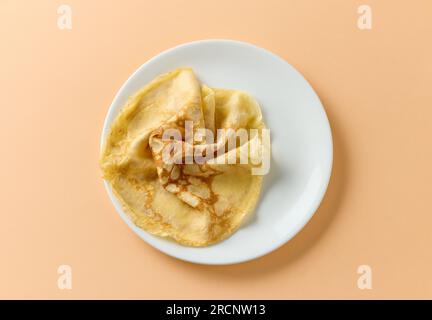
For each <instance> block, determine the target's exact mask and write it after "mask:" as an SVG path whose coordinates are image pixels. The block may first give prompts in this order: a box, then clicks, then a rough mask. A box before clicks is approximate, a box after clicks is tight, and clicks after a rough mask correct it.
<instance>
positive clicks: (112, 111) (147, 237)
mask: <svg viewBox="0 0 432 320" xmlns="http://www.w3.org/2000/svg"><path fill="white" fill-rule="evenodd" d="M206 43H226V44H231V45H238V46H243V47H249V48H250V49H254V50H259V51H261V53H264V54H265V55H267V56H270V57H271V58H272V59H276V60H278V61H279V62H282V63H283V64H285V65H287V66H288V67H289V68H291V69H292V71H294V72H295V73H297V75H298V76H300V77H301V78H302V79H303V80H304V81H305V82H306V84H307V85H308V86H309V87H310V89H311V90H312V93H313V95H314V97H315V99H316V100H317V102H318V103H319V105H320V107H321V108H320V110H321V111H322V114H323V116H324V120H325V125H326V129H327V133H328V135H327V137H328V155H329V159H328V168H327V170H326V175H325V177H324V179H323V181H324V182H325V183H323V184H322V187H321V189H320V190H319V196H317V197H316V198H315V199H314V203H313V204H311V209H310V210H309V211H308V212H307V214H305V215H304V217H303V219H302V221H299V223H297V224H296V225H295V226H293V229H292V230H291V232H287V234H286V235H285V237H283V241H281V242H280V243H276V244H275V245H273V246H268V249H267V250H264V252H261V253H258V254H255V255H250V256H248V257H243V258H238V259H235V260H234V259H232V260H230V261H216V262H215V261H202V260H199V261H197V260H193V259H188V258H186V257H183V256H181V255H176V254H174V253H172V252H169V251H167V250H165V249H164V248H161V247H160V246H158V244H157V241H158V240H162V241H169V240H167V239H164V238H161V237H158V239H155V241H153V238H156V237H157V236H154V235H152V234H150V233H148V232H147V231H145V230H143V229H141V228H139V227H138V226H136V225H135V224H134V223H133V222H132V221H131V219H130V218H129V217H128V215H127V214H126V213H125V212H124V210H123V208H122V206H121V204H120V202H119V200H118V199H117V197H116V196H115V194H114V192H113V190H112V188H111V185H110V183H109V182H107V181H106V180H105V179H103V183H104V186H105V189H106V191H107V193H108V196H109V198H110V201H111V202H112V204H113V206H114V208H115V210H116V212H117V214H119V215H120V217H121V219H122V220H123V221H124V222H125V223H126V224H127V226H128V227H129V228H130V229H132V231H133V232H134V233H135V234H136V235H137V236H138V237H139V238H141V239H142V240H144V241H145V242H146V243H147V244H148V245H150V246H151V247H153V248H154V249H157V250H158V251H160V252H162V253H164V254H166V255H168V256H170V257H173V258H176V259H179V260H182V261H186V262H190V263H194V264H201V265H233V264H238V263H244V262H247V261H251V260H255V259H258V258H261V257H263V256H266V255H268V254H270V253H272V252H274V251H276V250H277V249H279V248H280V247H282V246H283V245H285V244H286V243H287V242H289V241H290V240H291V239H293V238H294V237H295V236H296V235H297V234H298V233H299V232H300V231H301V230H302V229H303V228H304V227H305V225H306V224H307V223H308V222H309V221H310V220H311V219H312V217H313V216H314V215H315V213H316V211H317V210H318V208H319V206H320V204H321V202H322V200H323V198H324V196H325V194H326V191H327V189H328V186H329V184H330V178H331V176H332V173H333V157H334V153H333V152H334V150H333V135H332V130H331V125H330V121H329V119H328V116H327V113H326V111H325V108H324V105H323V104H322V102H321V99H320V98H319V96H318V94H317V93H316V91H315V90H314V88H313V87H312V85H311V84H310V83H309V81H308V80H307V79H306V78H305V77H304V76H303V74H301V73H300V72H299V71H298V70H297V69H296V68H295V67H294V66H292V65H291V64H290V63H288V62H287V61H286V60H284V59H283V58H281V57H280V56H278V55H277V54H275V53H273V52H272V51H270V50H268V49H264V48H262V47H259V46H257V45H255V44H252V43H248V42H244V41H239V40H233V39H222V38H215V39H202V40H195V41H191V42H186V43H182V44H179V45H176V46H174V47H171V48H169V49H166V50H163V51H162V52H160V53H158V54H156V55H155V56H153V57H152V58H150V59H148V60H147V61H145V62H144V63H143V64H141V65H140V66H139V67H138V68H137V69H136V70H135V71H134V72H133V73H132V74H131V75H130V76H129V77H128V78H127V79H126V80H125V81H124V82H123V84H122V85H121V87H120V88H119V89H118V91H117V92H116V94H115V96H114V98H113V99H112V102H111V104H110V106H109V108H108V111H107V113H106V116H105V119H104V122H103V127H102V131H101V135H100V144H99V152H100V154H101V153H102V151H103V147H104V142H105V139H106V136H107V134H108V132H109V128H110V124H111V123H112V121H113V120H114V117H115V115H116V113H117V112H118V110H117V109H118V108H115V105H116V104H117V103H118V101H117V100H119V99H120V97H121V95H122V92H123V91H124V90H125V88H126V87H127V85H128V84H129V83H130V82H131V81H132V80H133V79H134V78H135V77H136V76H137V75H138V74H140V73H141V72H142V71H143V69H145V68H146V67H147V66H148V65H149V64H151V63H152V62H154V61H156V60H159V59H161V58H163V57H164V56H165V55H167V54H170V53H172V51H176V50H180V49H184V48H187V47H193V46H196V45H202V44H206ZM264 179H265V178H264ZM215 245H217V244H215ZM197 249H200V248H197Z"/></svg>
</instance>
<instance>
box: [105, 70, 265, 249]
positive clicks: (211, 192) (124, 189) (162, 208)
mask: <svg viewBox="0 0 432 320" xmlns="http://www.w3.org/2000/svg"><path fill="white" fill-rule="evenodd" d="M188 126H189V127H190V128H191V130H190V132H192V133H193V136H192V137H193V138H192V139H188V137H185V135H187V131H188V130H187V129H185V128H187V127H188ZM263 128H265V126H264V123H263V120H262V115H261V110H260V107H259V105H258V103H257V102H256V101H255V100H254V99H253V98H252V97H251V96H249V95H248V94H247V93H245V92H242V91H238V90H227V89H216V88H210V87H207V86H205V85H201V84H200V83H199V81H198V80H197V78H196V76H195V75H194V73H193V71H192V69H190V68H179V69H176V70H174V71H172V72H169V73H167V74H164V75H161V76H159V77H157V78H156V79H154V80H153V81H152V82H150V83H149V84H148V85H146V86H145V87H144V88H143V89H141V90H140V91H139V92H137V93H136V94H135V95H134V96H132V97H131V98H130V99H129V101H128V102H127V103H126V105H125V106H124V108H123V109H122V111H121V112H120V113H119V115H118V116H117V117H116V119H115V120H114V122H113V123H112V126H111V129H110V132H109V134H108V136H107V138H106V141H105V145H104V148H103V152H102V156H101V160H100V164H101V168H102V171H103V175H104V178H105V179H106V180H107V181H108V182H109V183H110V184H111V187H112V189H113V191H114V193H115V195H116V197H117V198H118V199H119V200H120V202H121V203H122V205H123V207H124V210H125V212H126V213H127V214H128V215H129V217H130V218H131V219H132V221H133V222H134V223H135V224H136V225H137V226H138V227H140V228H142V229H144V230H146V231H147V232H150V233H152V234H154V235H157V236H161V237H166V238H171V239H173V240H175V241H177V242H178V243H180V244H183V245H188V246H207V245H210V244H213V243H216V242H219V241H221V240H223V239H225V238H226V237H228V236H229V235H231V234H232V233H233V232H234V231H235V230H237V229H238V227H239V226H240V225H241V222H242V221H243V220H244V218H245V217H246V216H247V215H248V214H250V213H251V212H252V211H253V209H254V208H255V206H256V203H257V200H258V198H259V193H260V189H261V185H262V176H259V175H253V174H252V173H251V170H252V168H253V166H254V164H257V163H259V159H258V161H257V159H256V158H259V157H260V151H259V150H260V146H261V145H262V144H261V139H262V137H261V131H262V129H263ZM218 129H225V130H223V132H222V131H221V130H219V131H220V132H222V133H221V134H219V132H218ZM239 129H243V130H247V131H248V132H249V131H250V132H254V134H249V136H248V137H247V139H239V138H238V137H237V138H236V137H235V138H234V139H230V138H232V137H233V135H235V134H236V132H238V130H239ZM251 129H255V130H251ZM167 132H180V133H181V137H180V139H179V138H177V139H166V138H164V134H166V133H167ZM230 141H234V142H235V143H234V144H232V143H229V142H230ZM167 150H168V151H167ZM164 152H165V154H164ZM167 154H168V155H169V156H170V158H169V160H167V159H166V155H167ZM242 155H246V157H247V160H249V161H246V162H245V161H243V162H242V161H239V160H240V159H241V157H242ZM253 158H255V159H253ZM228 159H231V160H233V159H234V160H235V161H227V160H228ZM243 159H244V158H243Z"/></svg>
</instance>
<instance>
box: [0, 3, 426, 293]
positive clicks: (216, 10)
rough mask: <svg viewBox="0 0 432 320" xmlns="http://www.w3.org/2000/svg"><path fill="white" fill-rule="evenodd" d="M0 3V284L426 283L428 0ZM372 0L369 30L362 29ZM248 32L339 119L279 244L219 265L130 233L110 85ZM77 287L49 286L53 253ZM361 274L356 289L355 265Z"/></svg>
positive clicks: (143, 287)
mask: <svg viewBox="0 0 432 320" xmlns="http://www.w3.org/2000/svg"><path fill="white" fill-rule="evenodd" d="M61 3H62V2H60V1H31V0H28V1H17V0H1V1H0V36H1V37H0V39H1V42H0V57H1V62H0V88H1V93H2V94H1V117H0V119H1V126H0V136H1V157H0V181H1V182H0V194H1V210H0V253H1V263H0V298H61V299H63V298H186V299H189V298H226V299H232V298H362V299H363V298H373V299H375V298H432V276H431V269H432V268H431V267H432V251H431V245H432V232H431V230H430V228H431V226H432V210H431V209H432V204H431V202H430V201H431V183H430V181H431V180H432V170H431V163H432V148H431V137H432V120H431V117H432V90H431V74H432V62H431V57H432V45H431V41H430V40H431V35H432V19H431V15H432V2H431V1H430V0H423V1H421V0H417V1H411V0H410V1H408V0H406V1H395V0H387V1H384V0H379V1H375V0H374V1H372V0H369V1H355V0H326V1H315V0H307V1H305V0H295V1H294V0H292V1H288V0H280V1H275V0H265V1H252V0H246V1H232V0H218V1H207V0H200V1H199V0H184V1H181V0H172V1H168V0H164V1H160V0H159V1H131V0H122V1H85V0H83V1H78V0H69V1H67V2H66V3H67V4H69V5H71V7H72V10H73V29H72V30H70V31H67V30H65V31H61V30H59V29H58V28H57V16H58V15H57V7H58V6H59V5H60V4H61ZM364 3H366V4H369V5H370V6H371V7H372V10H373V29H372V30H364V31H361V30H359V29H358V28H357V18H358V14H357V7H358V6H359V5H361V4H364ZM205 38H231V39H237V40H243V41H248V42H251V43H254V44H257V45H259V46H262V47H264V48H267V49H269V50H271V51H273V52H275V53H276V54H278V55H280V56H282V57H283V58H285V59H286V60H287V61H288V62H290V63H291V64H293V65H294V66H295V67H296V68H297V69H298V70H299V71H300V72H302V73H303V74H304V75H305V77H306V78H307V79H308V80H309V81H310V82H311V84H312V85H313V87H314V88H315V89H316V91H317V93H318V95H319V96H320V97H321V99H322V101H323V103H324V105H325V108H326V110H327V112H328V115H329V119H330V122H331V125H332V128H333V133H334V149H335V157H334V173H333V176H332V180H331V183H330V186H329V189H328V192H327V195H326V197H325V200H324V202H323V203H322V205H321V207H320V208H319V210H318V211H317V213H316V215H315V216H314V218H313V219H312V220H311V222H310V223H309V224H308V225H307V226H306V227H305V228H304V229H303V231H301V233H300V234H299V235H298V236H297V237H295V238H294V239H293V240H292V241H290V242H289V243H288V244H286V245H285V246H283V247H282V248H280V249H279V250H277V251H276V252H274V253H272V254H270V255H268V256H265V257H263V258H261V259H258V260H256V261H252V262H248V263H244V264H240V265H234V266H224V267H209V266H200V265H193V264H190V263H185V262H181V261H178V260H175V259H173V258H170V257H168V256H165V255H163V254H161V253H159V252H158V251H156V250H155V249H153V248H151V247H150V246H149V245H147V244H146V243H145V242H143V241H142V240H140V239H139V238H138V237H137V236H136V235H135V234H133V233H132V231H131V230H129V229H128V227H127V226H126V225H125V224H124V223H123V222H122V221H121V219H120V218H119V216H118V215H117V213H116V212H115V210H114V208H113V206H112V205H111V203H110V201H109V199H108V196H107V194H106V192H105V190H104V188H103V185H102V180H101V175H100V171H99V168H98V146H99V135H100V132H101V128H102V123H103V119H104V117H105V114H106V112H107V109H108V107H109V105H110V103H111V100H112V99H113V97H114V95H115V93H116V92H117V90H118V88H119V87H120V86H121V85H122V83H123V82H124V81H125V80H126V79H127V77H128V76H129V75H130V74H131V73H132V72H133V71H134V70H135V69H136V68H137V67H138V66H139V65H141V64H142V63H143V62H145V61H146V60H147V59H149V58H151V57H152V56H154V55H156V54H158V53H159V52H160V51H162V50H165V49H168V48H170V47H173V46H175V45H178V44H180V43H184V42H188V41H192V40H198V39H205ZM61 264H69V265H71V266H72V269H73V289H72V290H70V291H65V290H63V291H62V290H59V289H58V288H57V267H58V266H59V265H61ZM361 264H368V265H370V266H371V267H372V269H373V289H372V290H359V289H358V288H357V278H358V275H357V273H356V271H357V267H358V266H359V265H361Z"/></svg>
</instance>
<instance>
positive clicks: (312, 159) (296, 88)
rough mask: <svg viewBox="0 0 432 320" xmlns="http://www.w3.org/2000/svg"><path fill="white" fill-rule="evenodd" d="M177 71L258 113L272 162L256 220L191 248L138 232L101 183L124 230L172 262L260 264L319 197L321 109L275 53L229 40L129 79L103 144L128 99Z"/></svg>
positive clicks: (327, 146)
mask: <svg viewBox="0 0 432 320" xmlns="http://www.w3.org/2000/svg"><path fill="white" fill-rule="evenodd" d="M182 66H189V67H192V68H193V69H194V71H195V73H196V74H197V76H198V78H199V79H200V80H201V81H202V82H203V83H205V84H207V85H209V86H211V87H220V88H231V89H240V90H244V91H247V92H249V93H250V94H251V95H252V96H254V97H255V98H256V99H257V100H258V102H259V103H260V105H261V108H262V112H263V116H264V121H265V122H266V124H267V127H268V128H269V129H270V135H271V146H272V161H271V166H270V173H269V174H268V175H267V176H265V178H264V186H263V190H262V194H261V199H260V200H259V203H258V206H257V209H256V210H255V213H254V214H253V215H251V217H250V218H249V219H248V221H245V223H244V224H243V226H242V227H241V228H240V229H239V230H238V231H237V232H235V233H234V234H233V235H232V236H231V237H229V238H228V239H226V240H225V241H222V242H220V243H217V244H215V245H212V246H209V247H204V248H191V247H185V246H181V245H179V244H177V243H175V242H173V241H169V240H165V239H163V238H159V237H156V236H153V235H151V234H149V233H147V232H145V231H143V230H142V229H140V228H138V227H136V226H135V225H134V224H133V223H132V222H131V221H130V220H129V218H128V216H127V215H126V214H125V213H124V211H123V209H122V206H121V205H120V203H119V201H118V200H117V199H116V197H115V196H114V194H113V192H112V190H111V188H110V185H109V184H108V183H106V182H105V186H106V188H107V191H108V194H109V196H110V198H111V200H112V202H113V204H114V206H115V208H116V209H117V211H118V213H119V214H120V216H121V217H122V218H123V220H124V221H125V222H126V223H127V224H128V226H129V227H130V228H131V229H132V230H133V231H134V232H135V233H136V234H137V235H138V236H140V237H141V238H142V239H143V240H145V241H146V242H147V243H149V244H150V245H152V246H153V247H155V248H157V249H159V250H160V251H162V252H164V253H166V254H168V255H170V256H173V257H176V258H179V259H182V260H186V261H190V262H194V263H201V264H233V263H239V262H244V261H247V260H252V259H255V258H258V257H260V256H263V255H265V254H267V253H269V252H271V251H273V250H275V249H277V248H278V247H280V246H281V245H283V244H284V243H286V242H287V241H288V240H290V239H291V238H292V237H293V236H294V235H295V234H296V233H297V232H299V231H300V230H301V229H302V228H303V226H304V225H305V224H306V223H307V222H308V221H309V219H310V218H311V217H312V215H313V214H314V212H315V210H316V209H317V208H318V206H319V204H320V202H321V199H322V197H323V196H324V193H325V191H326V188H327V185H328V182H329V179H330V174H331V168H332V159H333V145H332V137H331V130H330V125H329V122H328V120H327V116H326V113H325V111H324V108H323V106H322V104H321V102H320V100H319V98H318V97H317V95H316V94H315V92H314V90H313V89H312V88H311V86H310V85H309V84H308V82H307V81H306V80H305V79H304V78H303V76H302V75H301V74H300V73H299V72H298V71H296V70H295V69H294V68H293V67H292V66H291V65H289V64H288V63H287V62H286V61H284V60H283V59H281V58H280V57H278V56H276V55H274V54H273V53H271V52H269V51H267V50H264V49H262V48H259V47H256V46H254V45H251V44H248V43H244V42H238V41H232V40H203V41H196V42H191V43H187V44H183V45H180V46H178V47H175V48H172V49H169V50H167V51H165V52H163V53H161V54H159V55H157V56H156V57H154V58H152V59H151V60H149V61H147V62H146V63H144V64H143V65H142V66H141V67H139V68H138V70H137V71H135V72H134V73H133V74H132V76H131V77H130V78H129V79H128V80H127V81H126V82H125V83H124V85H123V86H122V87H121V88H120V90H119V92H118V93H117V95H116V97H115V98H114V101H113V102H112V104H111V107H110V109H109V111H108V115H107V117H106V119H105V124H104V128H103V132H102V143H103V141H104V140H105V138H106V136H107V133H108V130H109V127H110V124H111V122H112V121H113V120H114V118H115V117H116V115H117V114H118V112H119V110H120V109H121V107H122V106H123V105H124V103H125V102H126V100H127V98H128V97H129V96H131V95H132V94H133V93H135V92H136V91H137V90H138V89H140V88H141V87H143V86H144V85H145V84H147V83H148V82H149V81H151V80H152V79H153V78H155V77H156V76H158V75H160V74H162V73H165V72H168V71H171V70H173V69H175V68H177V67H182Z"/></svg>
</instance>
